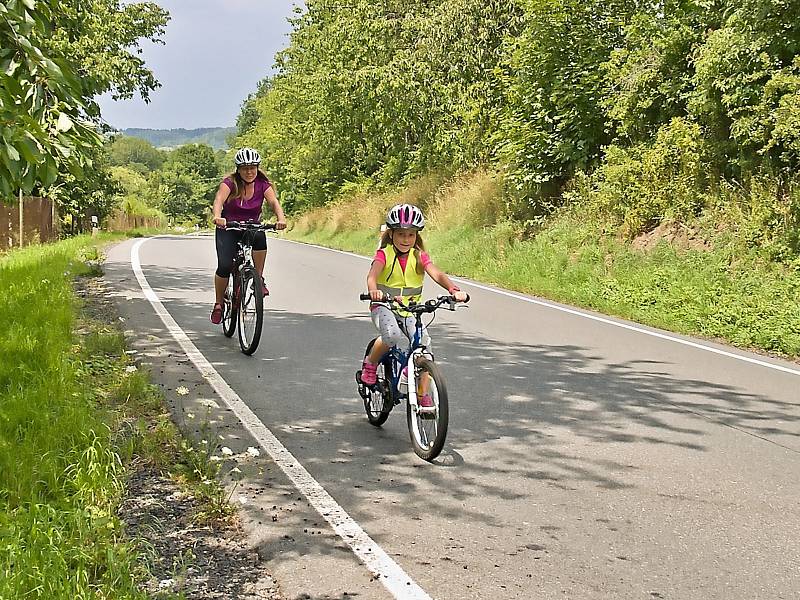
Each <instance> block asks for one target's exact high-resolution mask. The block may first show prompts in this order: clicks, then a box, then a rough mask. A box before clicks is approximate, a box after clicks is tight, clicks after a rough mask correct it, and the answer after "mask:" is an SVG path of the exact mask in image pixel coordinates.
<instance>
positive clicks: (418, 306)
mask: <svg viewBox="0 0 800 600" xmlns="http://www.w3.org/2000/svg"><path fill="white" fill-rule="evenodd" d="M358 298H359V300H371V301H373V302H374V300H372V298H371V297H370V295H369V294H368V293H367V294H364V293H362V294H360V295H359V296H358ZM379 302H382V303H385V304H388V305H389V308H391V309H395V308H402V309H403V310H407V311H408V312H410V313H413V314H415V315H416V314H423V313H432V312H435V311H436V310H437V309H438V308H441V306H442V305H443V304H449V307H448V310H455V309H456V305H457V304H460V302H459V301H458V300H456V298H455V296H452V295H450V294H448V295H443V296H437V297H436V298H431V299H430V300H426V301H425V302H421V303H416V302H411V303H410V304H408V305H407V306H406V305H405V304H401V303H400V302H397V300H395V299H394V298H392V297H390V296H388V295H387V294H384V295H383V299H382V300H379ZM467 302H469V294H467V299H466V300H464V304H466V303H467Z"/></svg>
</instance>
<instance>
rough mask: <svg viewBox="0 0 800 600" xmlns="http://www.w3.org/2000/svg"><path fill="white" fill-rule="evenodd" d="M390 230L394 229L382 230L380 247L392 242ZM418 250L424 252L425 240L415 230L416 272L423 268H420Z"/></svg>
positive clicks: (420, 271) (420, 262)
mask: <svg viewBox="0 0 800 600" xmlns="http://www.w3.org/2000/svg"><path fill="white" fill-rule="evenodd" d="M392 231H395V230H394V229H387V230H386V231H384V232H383V234H381V243H380V247H381V248H386V246H388V245H389V244H391V243H392ZM420 252H425V242H424V241H423V239H422V234H421V233H420V232H419V231H417V239H416V241H415V242H414V256H415V258H416V259H417V273H422V272H423V271H424V270H425V269H423V268H422V261H421V260H420V259H419V253H420Z"/></svg>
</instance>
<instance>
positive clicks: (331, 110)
mask: <svg viewBox="0 0 800 600" xmlns="http://www.w3.org/2000/svg"><path fill="white" fill-rule="evenodd" d="M519 14H520V13H519V9H518V7H517V5H516V2H507V1H506V2H500V1H499V0H489V1H488V2H487V1H485V0H484V1H478V0H446V1H440V2H431V1H420V0H401V1H399V2H394V3H392V5H391V6H388V5H384V4H380V3H378V4H376V3H373V2H369V1H367V0H356V1H354V2H351V3H350V4H349V5H348V6H347V7H346V8H345V7H342V6H340V5H337V4H334V3H331V2H328V1H322V0H312V1H310V2H307V3H306V10H305V11H304V12H302V13H301V14H299V16H297V18H296V19H294V21H293V25H294V31H293V33H292V35H291V44H290V46H289V48H287V49H286V50H285V51H284V52H282V53H281V54H280V55H279V56H278V59H277V64H278V68H279V73H278V75H277V76H275V77H274V78H272V79H271V80H270V82H269V86H266V87H264V88H262V89H260V90H259V92H258V93H257V94H256V96H255V97H254V98H252V100H250V101H248V102H247V103H246V104H245V105H244V107H243V111H245V110H246V111H248V112H247V113H246V114H244V113H243V114H242V115H241V116H240V125H243V124H250V123H251V122H253V118H252V110H253V107H255V108H256V110H257V111H258V113H259V118H258V119H257V120H256V121H255V123H254V124H253V125H252V127H250V128H249V129H248V130H247V131H246V132H245V133H241V132H240V136H239V137H238V139H237V145H252V146H255V147H257V148H259V149H260V150H262V155H263V156H264V159H265V160H264V166H265V168H266V170H267V172H268V174H269V175H270V177H271V178H273V179H274V180H276V182H277V184H278V186H277V187H278V189H279V190H280V193H281V198H282V200H283V201H284V202H285V203H286V204H287V206H288V207H289V208H292V207H300V206H303V205H307V204H311V205H319V204H322V203H324V202H326V201H327V200H329V199H330V198H332V197H333V196H335V194H336V193H337V192H338V191H339V190H341V189H342V188H343V187H345V186H350V185H352V184H354V183H356V184H358V182H361V181H365V180H370V181H372V182H374V183H385V184H393V183H396V182H398V181H400V180H402V179H403V178H404V177H407V176H409V175H410V174H415V173H417V174H419V173H424V172H426V171H427V170H429V169H432V168H439V167H442V168H445V169H449V168H454V167H457V166H459V165H467V164H470V163H472V162H475V161H483V160H487V159H488V157H489V156H490V155H491V144H490V141H489V135H490V134H491V132H492V130H493V125H492V123H493V119H495V117H496V115H497V110H498V108H499V104H498V103H499V102H500V99H501V94H500V91H499V87H498V86H499V80H498V74H497V72H496V67H497V65H498V64H499V63H500V59H501V56H502V54H503V44H504V42H505V40H506V38H507V37H508V36H509V35H513V34H514V33H515V31H516V28H517V22H518V18H519Z"/></svg>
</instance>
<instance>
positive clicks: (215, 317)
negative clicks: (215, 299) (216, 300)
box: [211, 304, 222, 325]
mask: <svg viewBox="0 0 800 600" xmlns="http://www.w3.org/2000/svg"><path fill="white" fill-rule="evenodd" d="M221 321H222V305H221V304H215V305H214V310H212V311H211V322H212V323H213V324H214V325H219V324H220V322H221Z"/></svg>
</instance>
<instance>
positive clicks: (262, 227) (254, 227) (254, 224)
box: [225, 221, 275, 231]
mask: <svg viewBox="0 0 800 600" xmlns="http://www.w3.org/2000/svg"><path fill="white" fill-rule="evenodd" d="M225 229H235V230H239V231H274V230H275V223H259V222H258V221H227V222H226V223H225Z"/></svg>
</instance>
